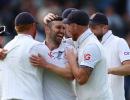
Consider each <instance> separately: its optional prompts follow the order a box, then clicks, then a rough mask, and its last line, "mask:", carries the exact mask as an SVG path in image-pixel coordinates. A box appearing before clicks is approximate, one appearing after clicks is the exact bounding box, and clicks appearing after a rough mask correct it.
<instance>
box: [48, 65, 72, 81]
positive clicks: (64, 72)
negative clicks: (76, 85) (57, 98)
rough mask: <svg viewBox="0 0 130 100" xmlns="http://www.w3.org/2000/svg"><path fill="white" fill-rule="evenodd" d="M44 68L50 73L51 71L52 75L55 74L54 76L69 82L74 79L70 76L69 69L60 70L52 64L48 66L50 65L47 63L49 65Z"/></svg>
mask: <svg viewBox="0 0 130 100" xmlns="http://www.w3.org/2000/svg"><path fill="white" fill-rule="evenodd" d="M46 68H47V69H48V70H50V71H52V72H54V73H56V74H58V75H60V76H62V77H64V78H67V79H69V80H73V79H74V76H73V74H72V71H71V69H70V68H68V67H65V68H60V67H58V66H56V65H54V64H50V63H49V64H47V65H46Z"/></svg>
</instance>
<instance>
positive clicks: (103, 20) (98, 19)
mask: <svg viewBox="0 0 130 100" xmlns="http://www.w3.org/2000/svg"><path fill="white" fill-rule="evenodd" d="M90 23H91V24H104V25H108V19H107V17H106V16H105V15H104V14H103V13H95V14H94V15H92V16H91V18H90Z"/></svg>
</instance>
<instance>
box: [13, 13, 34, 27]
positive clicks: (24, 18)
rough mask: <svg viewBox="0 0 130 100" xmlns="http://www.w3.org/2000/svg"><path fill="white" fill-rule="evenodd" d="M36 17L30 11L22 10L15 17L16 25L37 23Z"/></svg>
mask: <svg viewBox="0 0 130 100" xmlns="http://www.w3.org/2000/svg"><path fill="white" fill-rule="evenodd" d="M35 22H36V21H35V19H34V17H33V16H32V15H31V14H30V13H28V12H22V13H20V14H18V15H17V16H16V18H15V26H18V25H26V24H32V23H35Z"/></svg>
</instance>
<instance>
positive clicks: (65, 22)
mask: <svg viewBox="0 0 130 100" xmlns="http://www.w3.org/2000/svg"><path fill="white" fill-rule="evenodd" d="M63 23H64V24H70V23H72V22H71V21H70V20H68V19H67V18H64V19H63Z"/></svg>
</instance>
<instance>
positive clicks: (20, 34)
mask: <svg viewBox="0 0 130 100" xmlns="http://www.w3.org/2000/svg"><path fill="white" fill-rule="evenodd" d="M16 37H17V38H18V37H30V38H33V37H32V36H31V35H28V34H22V33H18V35H17V36H16Z"/></svg>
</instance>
